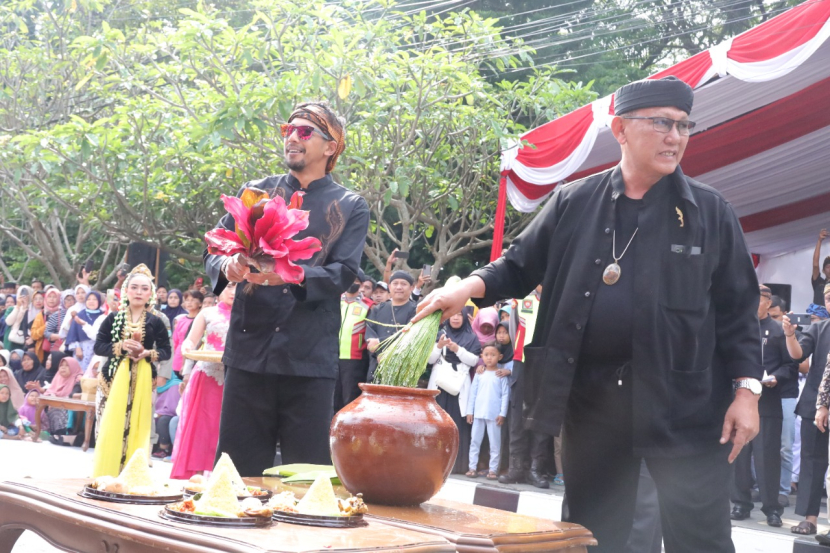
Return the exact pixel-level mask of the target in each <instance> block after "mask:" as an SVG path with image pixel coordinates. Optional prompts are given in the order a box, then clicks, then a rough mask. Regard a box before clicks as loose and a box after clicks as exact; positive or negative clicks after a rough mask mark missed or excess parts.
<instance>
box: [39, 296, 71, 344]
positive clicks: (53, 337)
mask: <svg viewBox="0 0 830 553" xmlns="http://www.w3.org/2000/svg"><path fill="white" fill-rule="evenodd" d="M73 305H75V292H74V291H73V290H64V291H63V292H61V299H60V308H59V309H58V310H57V311H55V312H54V313H52V314H51V315H50V316H49V320H47V321H46V336H47V337H48V338H49V342H50V348H49V349H50V351H57V350H59V349H61V346H63V339H64V338H66V336H65V335H64V336H61V334H60V332H61V326H63V321H64V320H65V319H66V314H67V312H68V311H69V308H70V307H72V306H73ZM67 332H68V331H67Z"/></svg>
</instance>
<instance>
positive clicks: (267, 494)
mask: <svg viewBox="0 0 830 553" xmlns="http://www.w3.org/2000/svg"><path fill="white" fill-rule="evenodd" d="M248 488H249V489H250V488H256V489H258V490H262V491H264V492H265V495H238V496H236V498H237V499H238V500H239V501H242V500H243V499H248V498H249V497H253V498H255V499H259V500H260V501H262V502H263V503H268V500H269V499H271V496H273V495H274V492H272V491H271V490H266V489H265V488H257V487H256V486H248ZM197 493H204V491H201V492H199V491H196V490H189V489H187V488H185V489H184V495H185V498H186V499H189V498H191V497H193V496H194V495H196V494H197Z"/></svg>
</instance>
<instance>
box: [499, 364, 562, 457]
mask: <svg viewBox="0 0 830 553" xmlns="http://www.w3.org/2000/svg"><path fill="white" fill-rule="evenodd" d="M513 374H514V377H515V379H516V380H515V382H514V383H513V386H511V387H510V402H509V404H508V407H507V427H508V429H509V430H508V432H509V434H510V442H509V448H510V458H511V459H521V460H522V462H523V463H527V462H528V460H531V461H536V462H537V463H539V464H540V465H541V464H543V463H544V462H545V460H547V459H548V457H549V453H550V451H551V448H552V444H553V437H552V436H548V435H545V434H539V433H537V432H532V431H530V430H526V429H525V424H524V421H525V405H524V399H525V393H524V386H525V375H524V363H522V362H521V361H514V362H513ZM502 457H504V454H502Z"/></svg>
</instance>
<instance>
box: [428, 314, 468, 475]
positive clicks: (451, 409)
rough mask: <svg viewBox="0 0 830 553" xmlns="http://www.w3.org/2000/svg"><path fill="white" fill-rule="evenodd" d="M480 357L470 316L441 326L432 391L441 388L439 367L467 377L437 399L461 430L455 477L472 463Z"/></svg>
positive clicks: (433, 361)
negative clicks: (475, 371)
mask: <svg viewBox="0 0 830 553" xmlns="http://www.w3.org/2000/svg"><path fill="white" fill-rule="evenodd" d="M465 310H466V308H465ZM479 355H481V343H480V342H479V340H478V337H477V336H476V334H475V332H473V329H472V327H471V326H470V320H469V318H468V316H467V313H466V312H462V313H457V314H455V315H453V316H452V317H450V318H449V319H448V320H447V321H446V322H444V324H442V325H441V329H440V330H439V332H438V341H437V342H436V344H435V348H434V349H433V351H432V353H431V354H430V356H429V362H430V363H431V364H433V369H432V373H431V374H430V378H429V385H428V386H427V388H428V389H430V390H436V389H441V380H440V379H439V378H438V377H439V370H437V368H438V365H439V364H441V365H444V366H443V367H441V368H440V370H441V371H445V370H447V369H448V368H449V367H452V369H453V370H455V371H457V372H459V373H462V374H463V379H461V378H459V379H460V380H461V386H460V389H458V390H455V389H451V390H444V389H441V391H442V392H443V393H441V394H438V397H436V398H435V400H436V401H437V402H438V405H440V406H441V408H442V409H444V411H446V412H447V414H448V415H449V416H450V417H451V418H452V420H453V422H455V426H457V427H458V456H457V457H456V459H455V465H454V466H453V469H452V472H453V473H454V474H464V473H465V472H467V468H468V467H467V465H468V464H469V455H470V429H471V427H470V424H469V423H468V422H467V400H468V396H469V392H470V384H471V382H472V379H471V378H470V376H469V375H470V369H471V368H473V367H475V366H476V365H477V364H478V361H479ZM447 365H448V366H449V367H448V366H447ZM453 392H454V393H453Z"/></svg>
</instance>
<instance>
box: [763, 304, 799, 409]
mask: <svg viewBox="0 0 830 553" xmlns="http://www.w3.org/2000/svg"><path fill="white" fill-rule="evenodd" d="M761 347H762V351H763V363H764V370H765V371H766V373H767V375H769V376H774V377H775V380H777V381H778V384H777V385H776V386H775V387H774V388H768V387H766V386H765V387H764V390H763V392H762V393H761V399H760V401H759V402H758V414H759V415H761V416H762V417H774V418H778V419H780V418H782V417H783V416H784V410H783V409H782V408H781V397H782V391H783V390H784V387H785V386H787V384H789V383H790V382H798V363H796V362H795V361H793V358H792V357H790V353H789V351H787V342H786V337H785V336H784V330H783V329H782V328H781V323H779V322H778V321H776V320H775V319H773V318H772V317H770V316H767V317H765V318H763V319H761Z"/></svg>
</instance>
